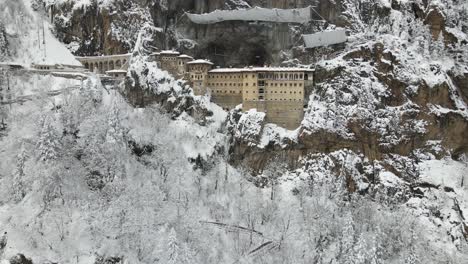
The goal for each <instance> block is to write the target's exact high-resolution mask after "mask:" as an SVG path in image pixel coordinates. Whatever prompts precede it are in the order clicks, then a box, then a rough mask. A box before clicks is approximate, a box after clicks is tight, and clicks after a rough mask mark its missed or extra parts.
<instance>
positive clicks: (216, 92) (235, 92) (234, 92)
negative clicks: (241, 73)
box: [213, 90, 242, 94]
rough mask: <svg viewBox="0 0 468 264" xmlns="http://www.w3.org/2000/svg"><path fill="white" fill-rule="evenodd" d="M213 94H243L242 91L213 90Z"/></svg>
mask: <svg viewBox="0 0 468 264" xmlns="http://www.w3.org/2000/svg"><path fill="white" fill-rule="evenodd" d="M213 93H214V94H223V93H224V94H227V93H229V94H241V93H242V91H227V90H213Z"/></svg>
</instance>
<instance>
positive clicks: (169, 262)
mask: <svg viewBox="0 0 468 264" xmlns="http://www.w3.org/2000/svg"><path fill="white" fill-rule="evenodd" d="M160 263H165V264H192V263H196V261H194V259H193V256H192V254H191V252H190V249H189V248H188V247H187V245H185V244H184V243H181V242H180V241H179V240H178V238H177V233H176V231H175V230H174V228H171V230H170V231H169V234H168V237H167V245H166V252H165V253H164V255H163V257H162V259H161V260H160Z"/></svg>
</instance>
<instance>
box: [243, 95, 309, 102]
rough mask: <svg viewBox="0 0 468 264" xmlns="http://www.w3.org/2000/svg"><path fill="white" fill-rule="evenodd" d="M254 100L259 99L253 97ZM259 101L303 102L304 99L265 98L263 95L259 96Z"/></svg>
mask: <svg viewBox="0 0 468 264" xmlns="http://www.w3.org/2000/svg"><path fill="white" fill-rule="evenodd" d="M251 100H252V101H257V99H256V98H253V99H251ZM258 101H293V102H302V101H303V100H302V99H286V98H267V99H265V98H264V97H263V96H259V97H258Z"/></svg>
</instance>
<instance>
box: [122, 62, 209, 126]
mask: <svg viewBox="0 0 468 264" xmlns="http://www.w3.org/2000/svg"><path fill="white" fill-rule="evenodd" d="M139 59H142V58H139ZM132 63H134V64H139V63H140V64H142V65H144V66H142V68H141V67H138V71H137V70H136V69H134V68H133V66H132V65H133V64H132V65H131V67H130V75H129V76H127V78H126V80H125V83H124V86H123V88H122V89H121V93H122V94H123V95H124V97H125V98H126V99H127V101H128V102H129V103H130V104H131V105H132V106H134V107H138V108H140V107H147V106H149V105H153V104H158V105H159V106H160V107H161V108H162V109H163V110H165V111H166V112H167V113H169V114H170V115H171V116H172V118H177V117H178V116H180V115H181V114H182V113H187V114H188V115H190V116H192V117H193V118H194V119H195V120H196V122H197V123H198V124H200V125H204V124H206V123H207V122H208V121H207V119H208V118H209V117H211V116H212V115H213V112H212V111H210V110H209V109H207V108H206V107H205V105H203V103H202V102H201V101H199V100H196V99H195V97H194V96H193V93H192V89H191V88H189V87H188V86H186V85H185V84H184V82H182V81H175V80H174V79H173V77H172V76H169V75H168V74H167V73H163V72H162V71H161V70H159V69H157V68H149V67H148V66H147V65H148V64H146V63H145V62H142V61H135V60H133V61H132ZM163 87H164V88H163ZM165 88H167V89H165Z"/></svg>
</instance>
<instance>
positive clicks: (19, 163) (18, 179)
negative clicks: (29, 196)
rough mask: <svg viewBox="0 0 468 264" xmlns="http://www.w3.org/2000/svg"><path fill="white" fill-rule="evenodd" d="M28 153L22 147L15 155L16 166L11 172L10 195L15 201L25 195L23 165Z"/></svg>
mask: <svg viewBox="0 0 468 264" xmlns="http://www.w3.org/2000/svg"><path fill="white" fill-rule="evenodd" d="M28 158H29V157H28V155H27V153H26V150H25V149H24V148H22V149H21V152H20V153H19V154H18V156H16V168H15V172H14V174H13V188H12V192H13V193H12V195H13V200H15V201H16V202H19V201H21V200H22V199H23V198H24V196H26V189H25V188H26V186H25V183H24V176H25V171H24V170H25V165H26V161H27V159H28Z"/></svg>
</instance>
